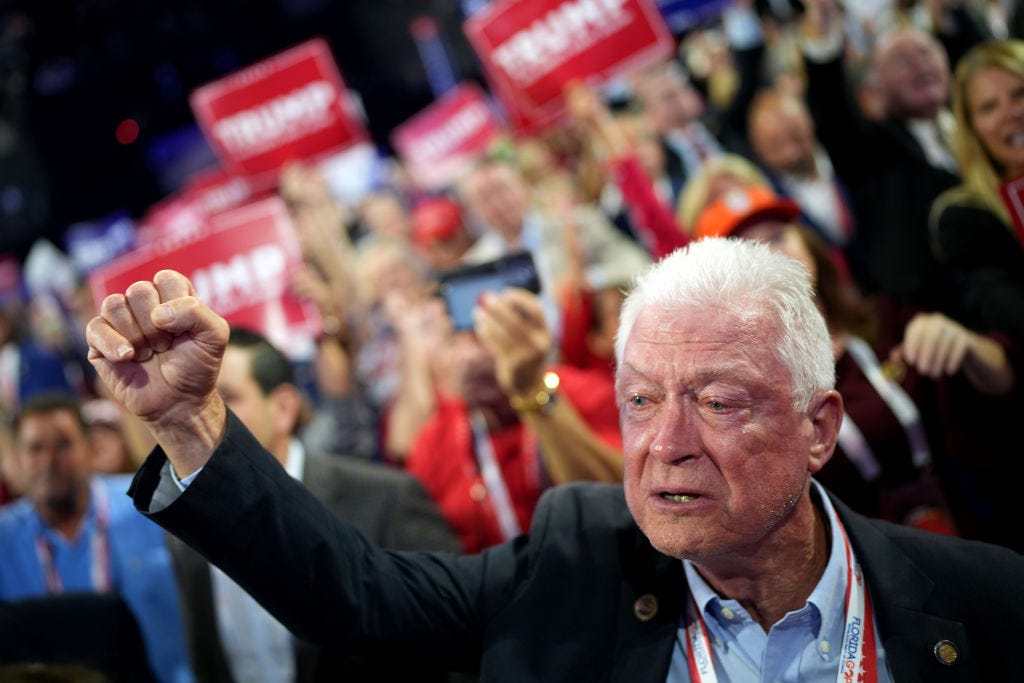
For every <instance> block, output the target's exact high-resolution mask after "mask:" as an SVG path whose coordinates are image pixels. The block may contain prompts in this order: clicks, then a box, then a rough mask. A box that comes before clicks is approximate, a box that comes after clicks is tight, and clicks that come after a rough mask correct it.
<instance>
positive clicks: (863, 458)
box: [837, 411, 882, 481]
mask: <svg viewBox="0 0 1024 683" xmlns="http://www.w3.org/2000/svg"><path fill="white" fill-rule="evenodd" d="M837 439H838V440H839V445H840V446H842V447H843V453H845V454H846V459H847V460H849V461H850V462H852V463H853V466H854V467H856V468H857V471H858V472H860V476H861V477H862V478H863V479H864V481H874V480H876V479H878V477H879V476H881V474H882V466H881V465H880V464H879V463H878V458H876V457H875V454H874V452H873V451H872V450H871V446H869V445H868V440H867V439H865V438H864V434H863V433H862V432H861V431H860V428H859V427H858V426H857V423H856V422H854V421H853V418H851V417H850V414H849V413H847V412H845V411H844V412H843V424H842V426H840V427H839V436H838V437H837Z"/></svg>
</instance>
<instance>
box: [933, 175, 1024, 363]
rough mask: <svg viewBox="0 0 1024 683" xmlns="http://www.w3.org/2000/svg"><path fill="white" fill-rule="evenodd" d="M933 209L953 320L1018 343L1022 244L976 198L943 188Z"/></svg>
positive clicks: (1023, 336)
mask: <svg viewBox="0 0 1024 683" xmlns="http://www.w3.org/2000/svg"><path fill="white" fill-rule="evenodd" d="M954 192H956V191H954ZM935 209H936V210H935V212H934V214H933V219H934V220H933V226H932V228H933V238H934V247H935V250H936V255H937V256H938V258H939V260H940V261H941V262H942V263H944V264H946V266H947V267H948V269H949V271H950V276H951V277H952V279H953V282H954V288H953V290H952V291H951V292H950V293H949V295H950V300H951V305H950V308H951V310H952V311H953V313H954V314H955V315H956V318H957V320H959V321H960V322H962V323H963V324H964V325H967V326H969V327H971V329H974V330H978V331H979V332H987V331H998V332H1003V333H1005V334H1007V335H1009V337H1010V338H1011V339H1013V341H1014V343H1015V344H1016V345H1017V346H1019V347H1024V245H1022V244H1021V243H1020V242H1019V241H1018V240H1017V239H1016V237H1015V235H1014V233H1013V230H1012V228H1011V227H1010V226H1008V225H1006V224H1005V223H1003V221H1002V220H1000V219H999V218H998V217H997V216H996V215H995V214H993V213H992V212H991V211H989V210H988V209H987V208H986V207H984V206H981V205H980V204H979V203H977V202H971V201H969V200H967V199H966V198H963V197H961V198H957V197H956V196H955V194H954V193H949V194H946V195H943V196H942V197H941V198H940V199H939V200H938V201H936V206H935Z"/></svg>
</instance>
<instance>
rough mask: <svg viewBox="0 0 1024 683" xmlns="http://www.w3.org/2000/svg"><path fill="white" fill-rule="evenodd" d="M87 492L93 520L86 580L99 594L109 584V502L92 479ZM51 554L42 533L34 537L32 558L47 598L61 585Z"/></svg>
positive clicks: (103, 491) (47, 540) (47, 541)
mask: <svg viewBox="0 0 1024 683" xmlns="http://www.w3.org/2000/svg"><path fill="white" fill-rule="evenodd" d="M91 491H92V500H93V505H94V506H95V510H96V518H95V520H94V522H93V529H92V534H91V535H90V539H89V545H90V547H89V550H90V560H89V580H90V582H91V583H92V587H93V588H94V589H95V590H96V591H97V592H100V593H103V592H107V591H109V590H110V589H111V587H112V583H113V582H112V581H111V562H110V501H109V499H108V498H107V491H106V489H105V488H103V486H101V485H99V484H97V483H96V482H95V480H94V481H93V484H92V486H91ZM53 554H54V553H53V546H52V544H51V543H50V541H49V539H47V538H46V534H44V533H40V534H39V535H38V536H36V555H37V556H38V557H39V566H40V568H41V569H42V571H43V579H44V580H45V581H46V591H47V592H48V593H49V594H51V595H57V594H59V593H63V592H64V582H63V580H61V578H60V573H59V572H58V571H57V565H56V563H54V561H53Z"/></svg>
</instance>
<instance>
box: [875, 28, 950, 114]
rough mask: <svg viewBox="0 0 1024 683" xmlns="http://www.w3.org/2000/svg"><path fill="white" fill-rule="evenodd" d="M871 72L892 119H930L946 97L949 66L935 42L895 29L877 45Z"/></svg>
mask: <svg viewBox="0 0 1024 683" xmlns="http://www.w3.org/2000/svg"><path fill="white" fill-rule="evenodd" d="M874 63H875V72H876V74H877V77H878V88H879V92H880V94H881V96H882V99H883V101H884V102H885V109H886V112H887V113H888V114H889V115H890V116H894V117H896V118H907V119H916V118H932V117H933V116H935V114H936V113H937V112H938V110H939V108H940V107H942V106H943V105H944V104H945V103H946V100H947V98H948V97H949V62H948V61H947V59H946V53H945V52H944V51H943V49H942V46H941V45H939V43H938V41H936V40H935V39H934V38H932V37H931V36H929V35H928V34H926V33H923V32H922V31H919V30H917V29H914V28H899V29H895V30H894V32H893V33H892V34H891V35H889V36H886V37H885V38H883V39H882V41H881V42H880V44H879V46H878V48H877V49H876V53H875V59H874Z"/></svg>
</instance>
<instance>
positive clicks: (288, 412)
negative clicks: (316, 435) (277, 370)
mask: <svg viewBox="0 0 1024 683" xmlns="http://www.w3.org/2000/svg"><path fill="white" fill-rule="evenodd" d="M270 404H271V407H272V415H273V420H274V434H275V435H282V436H288V437H290V436H291V435H292V434H293V433H294V432H295V429H296V426H297V425H298V422H299V416H300V415H301V414H302V394H301V393H299V389H298V387H296V386H295V385H294V384H280V385H278V386H277V387H275V388H274V390H273V391H271V392H270Z"/></svg>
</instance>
